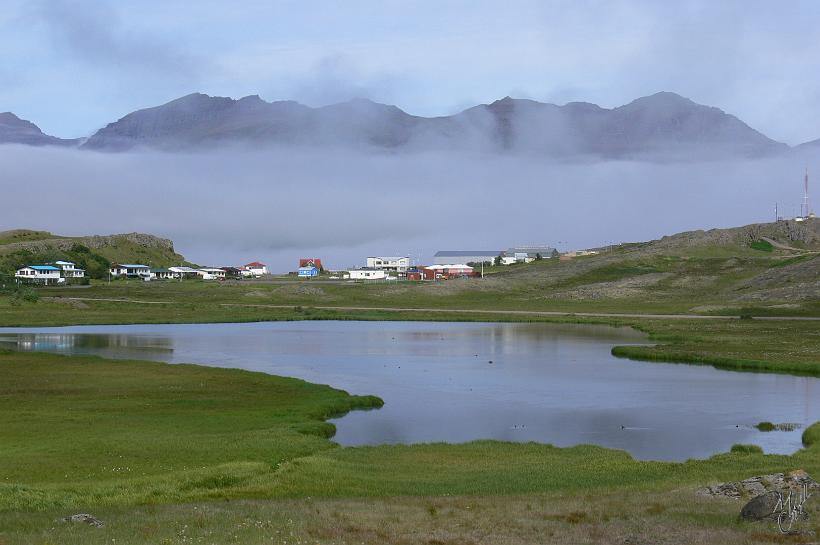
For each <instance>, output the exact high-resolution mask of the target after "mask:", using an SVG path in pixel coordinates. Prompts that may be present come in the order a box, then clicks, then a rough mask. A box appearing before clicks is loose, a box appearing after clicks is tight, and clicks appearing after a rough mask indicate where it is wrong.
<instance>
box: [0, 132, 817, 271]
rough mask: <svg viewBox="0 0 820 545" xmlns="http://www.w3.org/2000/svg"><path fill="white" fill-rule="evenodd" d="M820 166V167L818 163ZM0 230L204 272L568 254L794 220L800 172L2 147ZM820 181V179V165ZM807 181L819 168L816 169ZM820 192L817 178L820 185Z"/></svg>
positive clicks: (782, 166)
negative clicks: (58, 237)
mask: <svg viewBox="0 0 820 545" xmlns="http://www.w3.org/2000/svg"><path fill="white" fill-rule="evenodd" d="M816 164H817V163H816ZM0 165H2V178H0V179H2V193H1V194H0V230H4V229H14V228H31V229H45V230H49V231H52V232H54V233H56V234H64V235H83V234H111V233H122V232H132V231H139V232H145V233H151V234H156V235H159V236H163V237H168V238H171V239H173V240H174V242H175V243H176V249H177V251H179V252H181V253H182V254H183V255H185V256H186V257H187V258H188V259H190V260H192V261H194V262H197V263H201V264H209V265H219V266H221V265H230V264H241V263H245V262H248V261H251V260H262V261H265V262H267V263H268V264H269V265H270V266H271V268H272V269H273V270H275V271H287V270H293V269H294V268H295V267H296V263H297V259H298V258H299V257H321V258H323V261H324V262H325V263H326V264H327V265H326V266H329V267H339V268H341V267H348V266H353V265H362V264H363V262H364V258H365V257H366V256H367V255H409V256H411V257H413V259H414V260H416V261H417V262H427V261H429V260H430V259H431V256H432V254H433V253H435V252H436V251H438V250H442V249H448V250H456V249H467V250H484V249H487V250H500V249H504V248H507V247H508V246H513V245H522V244H548V245H552V246H557V247H558V248H559V249H561V250H565V249H573V248H583V247H591V246H598V245H604V244H608V243H618V242H627V241H638V240H648V239H652V238H657V237H659V236H662V235H664V234H672V233H675V232H679V231H683V230H689V229H699V228H704V229H708V228H712V227H729V226H735V225H741V224H746V223H752V222H760V221H771V220H772V219H773V217H774V204H775V202H779V203H780V209H781V215H787V216H788V215H792V214H794V213H796V212H797V210H798V205H799V202H800V199H801V197H802V174H803V169H804V167H805V164H804V163H803V162H802V160H798V159H795V158H791V159H789V158H779V159H769V160H756V161H741V162H702V163H673V164H656V163H637V162H626V161H613V162H598V163H589V164H586V163H583V164H582V163H576V164H562V163H558V162H554V161H548V160H538V159H533V158H521V157H515V158H512V157H503V156H497V155H496V156H485V155H467V154H435V153H427V154H415V155H411V156H394V155H374V154H358V153H342V152H338V153H328V152H326V151H323V152H321V153H320V152H309V151H303V152H298V153H294V152H273V153H271V152H240V151H222V152H214V153H207V154H206V153H203V154H164V153H144V152H143V153H125V154H104V153H94V152H88V151H84V152H81V151H77V150H65V149H49V148H30V147H19V146H2V147H0ZM818 166H820V164H818ZM809 167H810V169H811V168H812V165H809ZM818 177H819V178H820V176H818Z"/></svg>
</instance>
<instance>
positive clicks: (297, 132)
mask: <svg viewBox="0 0 820 545" xmlns="http://www.w3.org/2000/svg"><path fill="white" fill-rule="evenodd" d="M0 143H16V144H28V145H59V146H75V147H79V148H80V149H88V150H100V151H126V150H131V149H140V148H146V149H155V150H162V151H183V150H200V149H212V148H215V147H219V146H225V145H241V146H254V147H260V146H261V147H280V148H281V147H321V148H350V147H353V148H365V149H380V150H389V151H397V152H398V151H414V150H416V151H424V150H445V151H450V150H453V151H455V150H460V151H477V152H506V153H527V154H535V155H540V156H547V157H555V158H566V157H579V156H580V157H591V158H638V157H642V156H647V155H651V156H661V157H678V156H680V157H699V158H702V157H714V158H720V157H762V156H769V155H775V154H779V153H783V152H786V151H789V150H792V149H797V148H817V149H820V140H817V141H814V142H809V143H806V144H803V145H802V146H798V147H797V148H790V147H789V146H787V145H786V144H783V143H781V142H776V141H774V140H772V139H770V138H768V137H767V136H765V135H764V134H762V133H760V132H758V131H756V130H754V129H753V128H751V127H749V126H748V125H747V124H745V123H744V122H743V121H741V120H740V119H738V118H737V117H735V116H733V115H730V114H727V113H726V112H724V111H722V110H720V109H718V108H714V107H710V106H704V105H701V104H697V103H695V102H693V101H691V100H689V99H687V98H684V97H682V96H680V95H677V94H675V93H670V92H661V93H656V94H654V95H650V96H646V97H642V98H639V99H636V100H634V101H633V102H630V103H629V104H626V105H624V106H620V107H617V108H612V109H607V108H602V107H600V106H597V105H595V104H591V103H586V102H570V103H568V104H565V105H563V106H558V105H555V104H548V103H542V102H537V101H534V100H525V99H513V98H510V97H505V98H503V99H501V100H497V101H495V102H493V103H491V104H481V105H478V106H475V107H472V108H469V109H467V110H464V111H462V112H460V113H457V114H454V115H451V116H442V117H420V116H414V115H411V114H408V113H406V112H404V111H403V110H401V109H400V108H398V107H396V106H391V105H386V104H379V103H376V102H372V101H370V100H367V99H354V100H350V101H347V102H342V103H339V104H333V105H330V106H323V107H318V108H312V107H309V106H305V105H303V104H300V103H298V102H294V101H276V102H266V101H264V100H262V99H261V98H259V97H258V96H256V95H253V96H247V97H244V98H241V99H238V100H235V99H232V98H226V97H212V96H208V95H204V94H201V93H194V94H190V95H187V96H184V97H181V98H178V99H176V100H173V101H171V102H168V103H166V104H163V105H161V106H156V107H153V108H146V109H142V110H137V111H135V112H132V113H130V114H128V115H126V116H125V117H123V118H121V119H119V120H117V121H115V122H113V123H109V124H108V125H106V126H105V127H103V128H101V129H100V130H98V131H97V132H95V133H94V134H93V135H91V136H90V137H88V138H86V139H76V140H65V139H60V138H56V137H53V136H49V135H46V134H44V133H43V132H42V131H41V130H40V129H39V128H38V127H37V126H36V125H34V124H33V123H30V122H28V121H24V120H21V119H19V118H17V117H16V116H15V115H14V114H11V113H4V114H0Z"/></svg>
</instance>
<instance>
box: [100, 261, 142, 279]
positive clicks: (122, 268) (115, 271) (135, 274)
mask: <svg viewBox="0 0 820 545" xmlns="http://www.w3.org/2000/svg"><path fill="white" fill-rule="evenodd" d="M109 272H110V273H111V276H126V277H129V278H151V267H149V266H148V265H135V264H126V265H119V264H116V263H115V264H114V265H111V269H110V270H109Z"/></svg>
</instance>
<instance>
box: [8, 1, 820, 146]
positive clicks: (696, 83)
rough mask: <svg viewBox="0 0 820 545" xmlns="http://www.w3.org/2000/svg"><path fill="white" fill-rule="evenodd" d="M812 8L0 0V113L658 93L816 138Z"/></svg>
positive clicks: (774, 133)
mask: <svg viewBox="0 0 820 545" xmlns="http://www.w3.org/2000/svg"><path fill="white" fill-rule="evenodd" d="M819 51H820V2H817V1H811V0H807V1H788V2H775V1H771V2H763V1H753V0H751V1H750V0H742V1H731V0H721V1H719V2H715V1H704V2H671V1H670V2H666V1H646V2H641V1H629V2H627V1H623V2H618V1H613V0H601V1H583V0H570V1H566V2H563V1H551V2H547V1H543V0H534V1H524V0H520V1H515V0H505V1H503V2H502V1H495V2H483V1H479V0H471V1H466V0H465V1H447V2H443V1H441V0H430V1H419V0H417V1H413V2H406V1H389V0H379V1H371V2H363V1H362V2H359V1H351V0H345V1H343V2H339V1H333V2H318V1H304V0H294V1H278V2H276V1H259V2H253V1H247V0H246V1H243V2H227V1H226V2H217V1H214V0H197V1H196V2H182V1H169V0H141V1H139V2H137V1H122V2H113V1H112V2H105V1H104V0H87V1H77V2H70V1H61V0H42V1H37V0H2V9H0V111H6V110H8V111H12V112H15V113H16V114H18V115H19V116H21V117H24V118H26V119H29V120H31V121H33V122H35V123H37V124H38V125H39V126H40V127H41V128H42V129H43V130H44V131H46V132H48V133H50V134H54V135H56V136H62V137H76V136H85V135H88V134H90V133H92V132H93V131H94V130H96V129H97V128H99V127H101V126H103V125H104V124H106V123H108V122H110V121H113V120H116V119H118V118H119V117H121V116H123V115H125V114H126V113H128V112H130V111H133V110H135V109H138V108H142V107H147V106H153V105H157V104H160V103H163V102H167V101H168V100H171V99H173V98H176V97H179V96H181V95H184V94H188V93H190V92H194V91H200V92H205V93H208V94H211V95H221V96H232V97H240V96H244V95H249V94H259V95H260V96H261V97H262V98H264V99H266V100H278V99H296V100H299V101H302V102H305V103H307V104H310V105H319V104H327V103H331V102H337V101H341V100H346V99H349V98H351V97H354V96H363V97H367V98H371V99H373V100H377V101H380V102H386V103H391V104H397V105H399V106H400V107H402V108H403V109H405V110H406V111H408V112H410V113H413V114H419V115H438V114H448V113H452V112H455V111H457V110H460V109H462V108H464V107H467V106H470V105H474V104H476V103H480V102H490V101H493V100H495V99H497V98H501V97H503V96H505V95H511V96H515V97H522V98H534V99H538V100H543V101H550V102H556V103H565V102H567V101H573V100H583V101H589V102H595V103H597V104H600V105H602V106H605V107H613V106H618V105H621V104H624V103H627V102H629V101H631V100H632V99H634V98H637V97H639V96H644V95H647V94H651V93H654V92H657V91H661V90H668V91H675V92H677V93H680V94H682V95H684V96H686V97H689V98H691V99H692V100H694V101H696V102H700V103H703V104H708V105H713V106H718V107H720V108H722V109H724V110H726V111H728V112H729V113H733V114H735V115H737V116H738V117H740V118H741V119H742V120H744V121H746V122H747V123H749V124H750V125H751V126H752V127H754V128H756V129H758V130H760V131H762V132H764V133H765V134H767V135H768V136H770V137H772V138H774V139H776V140H780V141H783V142H787V143H789V144H797V143H800V142H803V141H807V140H813V139H816V138H820V126H818V120H820V86H819V85H818V83H819V82H820V81H819V80H820V55H818V52H819Z"/></svg>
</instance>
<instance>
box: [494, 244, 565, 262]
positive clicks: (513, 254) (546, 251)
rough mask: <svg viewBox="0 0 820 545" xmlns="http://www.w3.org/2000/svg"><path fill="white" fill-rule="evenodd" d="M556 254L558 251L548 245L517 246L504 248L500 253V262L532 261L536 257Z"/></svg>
mask: <svg viewBox="0 0 820 545" xmlns="http://www.w3.org/2000/svg"><path fill="white" fill-rule="evenodd" d="M557 254H558V251H557V250H556V249H555V248H551V247H549V246H519V247H516V248H508V249H507V250H505V251H504V252H503V253H502V254H501V264H502V265H512V264H513V263H532V262H533V261H535V260H536V259H549V258H551V257H554V256H556V255H557Z"/></svg>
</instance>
